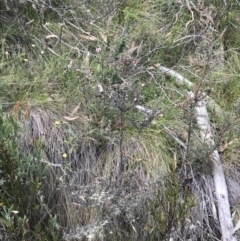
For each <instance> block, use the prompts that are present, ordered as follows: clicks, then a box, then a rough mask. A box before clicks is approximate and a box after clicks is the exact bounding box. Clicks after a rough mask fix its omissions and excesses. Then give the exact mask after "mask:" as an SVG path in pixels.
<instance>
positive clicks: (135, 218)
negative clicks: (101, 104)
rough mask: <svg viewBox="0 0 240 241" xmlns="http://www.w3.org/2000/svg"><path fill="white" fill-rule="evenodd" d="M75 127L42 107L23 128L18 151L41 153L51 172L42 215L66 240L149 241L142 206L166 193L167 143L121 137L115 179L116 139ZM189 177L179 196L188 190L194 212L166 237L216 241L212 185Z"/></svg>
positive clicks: (150, 135)
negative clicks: (53, 217)
mask: <svg viewBox="0 0 240 241" xmlns="http://www.w3.org/2000/svg"><path fill="white" fill-rule="evenodd" d="M78 124H79V123H77V122H76V123H74V124H73V122H71V123H70V122H68V121H65V120H64V119H63V118H62V117H61V116H60V115H59V112H58V113H54V112H52V111H47V110H41V109H40V108H37V109H32V110H31V111H30V114H29V118H28V119H27V121H26V122H25V123H24V124H23V132H22V134H23V135H22V138H23V140H22V142H21V148H22V149H23V150H24V152H25V153H31V151H32V148H33V147H34V146H38V147H40V148H41V149H42V155H41V159H40V161H41V162H43V163H44V164H46V165H48V166H49V168H48V172H47V178H46V182H45V184H44V191H43V193H41V194H39V196H41V197H39V198H41V199H42V206H43V209H44V212H46V213H50V212H53V213H55V214H57V216H58V222H59V224H60V225H61V226H62V227H64V236H63V239H64V240H103V239H104V240H115V239H117V240H126V239H127V238H129V237H131V240H146V239H147V238H149V232H150V230H151V229H152V228H153V227H154V220H153V218H152V216H151V215H150V212H149V208H148V204H147V203H148V202H147V200H148V199H154V193H155V191H156V190H161V192H164V190H165V188H166V180H167V175H168V166H169V163H171V162H172V160H171V158H170V157H169V151H170V150H169V149H168V148H167V147H166V146H165V145H164V140H165V144H166V138H165V139H164V137H161V135H162V136H164V135H163V133H157V135H156V134H155V135H154V132H152V131H151V128H150V130H147V129H146V130H144V131H143V132H142V133H141V134H140V135H139V133H137V131H136V133H135V132H133V131H130V132H129V133H128V134H126V136H125V139H124V144H123V152H124V153H123V166H124V167H123V168H124V172H123V173H122V176H121V179H119V165H120V159H121V158H120V156H121V155H120V149H119V140H118V139H117V138H109V137H108V138H104V136H100V135H99V136H98V138H99V139H96V135H94V136H93V137H91V136H90V135H84V132H85V133H86V129H85V130H84V129H83V125H81V124H79V125H78ZM85 128H86V127H85ZM64 154H66V155H64ZM206 168H207V167H206ZM205 173H207V172H205ZM191 174H192V178H189V180H186V179H185V180H182V183H181V184H180V185H182V186H181V190H180V191H181V193H182V194H181V195H185V194H184V193H186V192H188V188H190V189H189V192H190V193H191V196H192V197H193V198H194V200H195V203H196V207H194V208H192V209H191V215H190V216H189V218H187V219H185V220H184V221H183V223H182V228H180V227H178V228H177V227H176V228H175V229H173V230H172V232H171V237H173V238H183V237H184V238H188V237H191V238H193V237H194V238H196V240H197V238H199V237H202V238H206V237H209V238H210V239H209V240H211V238H214V237H216V236H218V235H219V226H218V222H217V207H216V205H215V199H214V194H213V193H212V190H213V181H212V178H211V176H210V175H209V174H203V173H200V172H199V169H195V170H194V169H191ZM180 182H181V180H180ZM236 183H237V182H234V181H231V182H230V183H229V186H230V187H231V188H230V192H231V194H230V196H231V200H232V202H236V200H237V198H238V197H237V196H238V195H239V194H238V193H236V192H234V191H233V190H235V189H236ZM167 188H168V187H167ZM238 188H239V186H238ZM231 190H232V191H231ZM181 195H180V196H181ZM182 197H183V196H182ZM180 199H181V198H180ZM153 230H154V229H153ZM217 234H218V235H217ZM155 238H157V240H161V239H160V237H157V236H156V237H155ZM201 240H203V239H201Z"/></svg>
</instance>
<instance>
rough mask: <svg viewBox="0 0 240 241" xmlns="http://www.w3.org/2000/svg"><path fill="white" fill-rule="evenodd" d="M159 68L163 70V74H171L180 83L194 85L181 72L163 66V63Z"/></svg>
mask: <svg viewBox="0 0 240 241" xmlns="http://www.w3.org/2000/svg"><path fill="white" fill-rule="evenodd" d="M159 69H160V70H161V72H162V73H163V74H166V75H170V76H172V77H174V78H176V82H177V84H179V85H187V86H188V87H193V86H194V84H193V83H192V82H191V81H189V80H188V79H186V78H184V77H183V76H182V75H181V74H179V73H177V72H176V71H174V70H172V69H169V68H166V67H163V66H161V65H160V66H159Z"/></svg>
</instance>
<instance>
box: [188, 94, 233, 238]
mask: <svg viewBox="0 0 240 241" xmlns="http://www.w3.org/2000/svg"><path fill="white" fill-rule="evenodd" d="M192 95H194V94H193V93H190V96H192ZM195 110H196V113H197V115H196V119H197V123H198V126H199V129H200V133H201V139H202V141H203V142H204V143H206V144H208V146H209V147H210V148H211V147H215V142H214V139H213V135H212V131H211V125H210V121H209V116H208V112H207V108H206V103H205V101H204V100H199V101H198V102H197V104H196V107H195ZM210 158H211V164H212V174H213V180H214V185H215V197H216V199H217V205H218V217H219V222H220V226H221V232H222V241H236V240H237V239H236V238H235V237H234V235H233V230H234V228H233V222H232V217H231V213H230V205H229V199H228V190H227V184H226V180H225V175H224V171H223V167H222V163H221V158H220V156H219V153H218V151H217V150H216V149H215V150H214V151H213V152H212V153H211V154H210Z"/></svg>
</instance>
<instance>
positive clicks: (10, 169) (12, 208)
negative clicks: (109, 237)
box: [0, 109, 59, 241]
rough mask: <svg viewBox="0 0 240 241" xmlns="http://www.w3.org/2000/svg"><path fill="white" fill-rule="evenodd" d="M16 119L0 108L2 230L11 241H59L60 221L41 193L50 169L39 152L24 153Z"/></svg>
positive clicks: (0, 209) (0, 213)
mask: <svg viewBox="0 0 240 241" xmlns="http://www.w3.org/2000/svg"><path fill="white" fill-rule="evenodd" d="M15 114H16V113H15ZM17 114H19V113H17ZM16 119H17V115H15V116H11V115H9V116H6V115H4V113H3V111H2V109H0V172H1V178H0V221H1V226H0V230H1V229H2V230H4V232H5V233H6V235H7V236H8V240H10V241H11V240H12V241H13V240H14V241H16V240H39V241H41V240H58V238H59V232H58V231H57V229H58V228H59V227H58V225H57V220H56V217H54V216H52V215H51V213H50V212H49V211H48V210H47V208H46V206H47V205H46V204H45V203H44V195H43V192H42V186H43V181H44V179H45V174H46V172H47V166H44V165H43V164H42V163H41V162H40V159H41V151H40V150H39V149H34V150H33V152H32V154H31V155H26V154H24V153H22V151H21V149H20V148H19V144H18V142H19V140H20V126H19V124H18V122H17V121H16ZM46 223H49V225H46Z"/></svg>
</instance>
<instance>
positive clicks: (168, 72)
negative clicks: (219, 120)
mask: <svg viewBox="0 0 240 241" xmlns="http://www.w3.org/2000/svg"><path fill="white" fill-rule="evenodd" d="M159 70H160V71H161V72H162V73H163V74H165V75H169V76H172V77H174V78H175V79H176V83H177V84H178V85H186V86H187V87H194V84H193V83H192V82H191V81H189V80H188V79H186V78H184V77H183V76H182V75H181V74H179V73H177V72H176V71H174V70H172V69H169V68H166V67H163V66H159ZM203 96H205V99H206V101H207V106H208V107H209V108H210V109H211V110H213V111H215V113H216V114H217V115H218V116H219V117H223V113H224V112H223V110H222V109H221V107H220V106H219V105H218V104H217V103H216V102H215V100H213V99H212V98H211V97H209V96H208V95H207V94H205V93H203Z"/></svg>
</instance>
